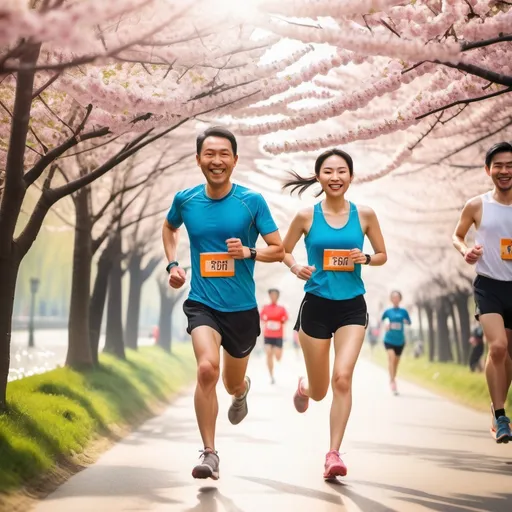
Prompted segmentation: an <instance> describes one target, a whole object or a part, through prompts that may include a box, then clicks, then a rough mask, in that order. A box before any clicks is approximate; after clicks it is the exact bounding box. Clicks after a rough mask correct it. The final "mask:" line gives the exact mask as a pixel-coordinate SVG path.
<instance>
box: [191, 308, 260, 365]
mask: <svg viewBox="0 0 512 512" xmlns="http://www.w3.org/2000/svg"><path fill="white" fill-rule="evenodd" d="M183 311H184V312H185V315H186V316H187V318H188V327H187V332H188V333H189V334H191V333H192V331H193V330H194V329H195V328H196V327H200V326H202V325H207V326H208V327H211V328H212V329H215V330H216V331H217V332H218V333H219V334H220V335H221V337H222V342H221V345H222V347H224V350H225V351H226V352H227V353H228V354H229V355H230V356H232V357H236V358H243V357H247V356H248V355H249V354H250V353H251V352H252V350H253V348H254V346H255V345H256V340H257V338H258V336H259V335H260V332H261V331H260V314H259V312H258V308H253V309H249V310H247V311H234V312H232V313H225V312H223V311H217V310H216V309H213V308H211V307H209V306H207V305H206V304H202V303H201V302H197V301H195V300H190V299H187V300H186V301H185V302H184V303H183Z"/></svg>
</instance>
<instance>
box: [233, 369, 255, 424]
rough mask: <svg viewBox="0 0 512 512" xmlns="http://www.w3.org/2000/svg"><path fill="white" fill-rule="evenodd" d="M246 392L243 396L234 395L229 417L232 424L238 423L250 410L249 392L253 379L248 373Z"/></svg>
mask: <svg viewBox="0 0 512 512" xmlns="http://www.w3.org/2000/svg"><path fill="white" fill-rule="evenodd" d="M245 386H246V387H245V392H244V394H243V395H242V396H239V397H236V396H234V397H233V401H232V402H231V407H230V408H229V411H228V419H229V421H230V422H231V424H232V425H238V424H239V423H240V422H241V421H242V420H243V419H244V418H245V417H246V416H247V413H248V412H249V408H248V407H247V394H248V393H249V390H250V389H251V379H250V378H249V377H248V376H247V375H246V376H245Z"/></svg>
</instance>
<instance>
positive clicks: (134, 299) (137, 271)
mask: <svg viewBox="0 0 512 512" xmlns="http://www.w3.org/2000/svg"><path fill="white" fill-rule="evenodd" d="M141 263H142V254H140V253H138V252H133V253H132V256H131V258H130V260H129V263H128V272H129V273H130V291H129V295H128V308H127V311H126V331H125V342H126V346H127V347H128V348H131V349H133V350H137V341H138V339H139V316H140V299H141V294H142V284H143V280H142V268H141Z"/></svg>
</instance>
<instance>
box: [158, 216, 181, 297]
mask: <svg viewBox="0 0 512 512" xmlns="http://www.w3.org/2000/svg"><path fill="white" fill-rule="evenodd" d="M162 240H163V243H164V251H165V256H166V257H167V261H168V262H171V261H176V255H177V253H178V242H179V240H180V230H179V229H178V228H175V227H174V226H172V225H171V224H169V221H168V220H167V219H166V220H165V221H164V225H163V228H162ZM185 280H186V273H185V271H184V270H183V269H182V268H180V267H178V266H175V267H172V268H171V270H170V272H169V285H170V286H171V287H172V288H181V287H182V286H183V285H184V284H185Z"/></svg>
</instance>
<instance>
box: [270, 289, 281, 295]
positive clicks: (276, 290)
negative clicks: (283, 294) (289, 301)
mask: <svg viewBox="0 0 512 512" xmlns="http://www.w3.org/2000/svg"><path fill="white" fill-rule="evenodd" d="M272 292H276V293H277V294H279V293H280V292H279V290H278V289H277V288H269V290H268V293H269V294H271V293H272Z"/></svg>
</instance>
